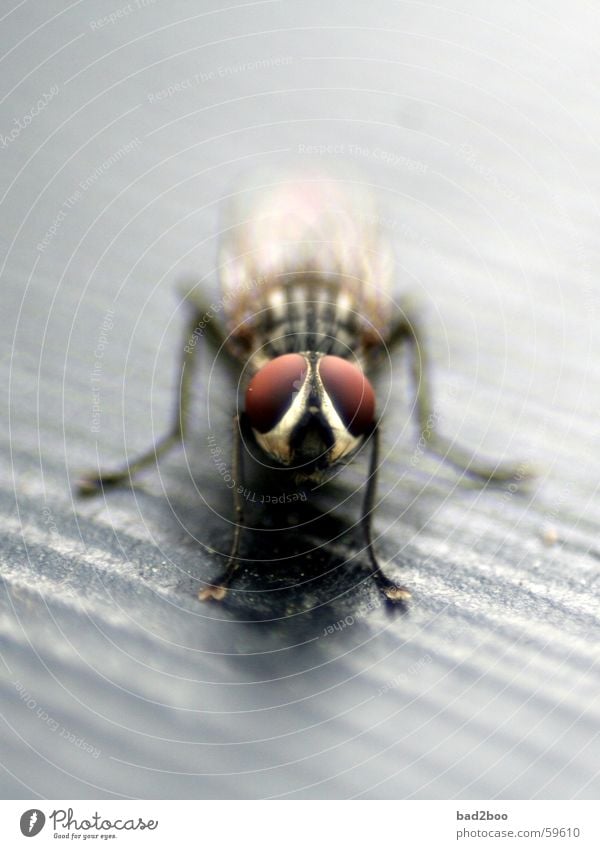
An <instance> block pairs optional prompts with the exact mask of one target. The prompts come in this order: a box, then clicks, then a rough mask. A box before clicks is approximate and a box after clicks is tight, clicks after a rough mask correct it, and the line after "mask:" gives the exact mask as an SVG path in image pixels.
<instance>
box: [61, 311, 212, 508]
mask: <svg viewBox="0 0 600 849" xmlns="http://www.w3.org/2000/svg"><path fill="white" fill-rule="evenodd" d="M210 315H211V313H210V311H209V310H208V309H206V310H205V309H203V308H202V306H201V305H199V304H195V305H194V313H193V315H192V319H191V321H190V322H189V324H188V327H187V331H186V339H185V344H184V348H183V354H182V357H181V361H180V365H179V368H178V375H179V393H178V397H177V403H176V405H175V410H174V412H173V419H172V422H171V427H170V428H169V430H168V431H167V433H165V434H163V436H161V437H160V438H159V439H157V441H156V442H155V443H154V445H152V446H151V447H150V448H149V449H148V450H147V451H145V452H144V453H143V454H141V455H140V456H139V457H135V458H134V459H133V460H131V461H129V462H127V463H124V464H123V465H122V466H121V467H120V468H117V469H115V470H113V471H104V470H102V469H98V470H94V471H92V472H89V473H87V474H84V475H82V476H81V477H80V478H79V480H78V481H77V482H76V484H75V488H76V490H77V492H78V494H79V495H96V494H97V493H99V492H102V491H103V490H105V489H107V488H109V487H116V486H119V485H120V484H123V483H127V482H130V481H131V479H132V478H133V476H134V475H136V474H137V473H138V472H141V471H143V470H144V469H147V468H150V467H152V466H155V465H156V464H157V463H158V461H159V459H160V458H161V457H163V456H164V455H165V454H167V453H168V452H169V451H170V450H171V449H172V448H175V447H176V446H177V445H180V444H181V443H182V442H183V440H184V439H185V437H186V435H187V430H188V423H189V411H190V402H191V395H192V393H191V390H192V379H193V376H194V370H195V369H194V367H195V365H196V361H197V351H198V348H199V347H200V346H199V341H200V338H199V337H201V336H203V335H205V336H206V338H207V340H208V341H209V342H210V344H211V347H216V348H219V349H224V350H227V349H226V348H225V338H224V336H223V333H222V331H221V329H220V328H219V326H218V325H217V324H216V322H214V321H212V320H210V319H209V318H208V319H207V316H210Z"/></svg>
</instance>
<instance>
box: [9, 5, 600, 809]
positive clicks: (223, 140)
mask: <svg viewBox="0 0 600 849" xmlns="http://www.w3.org/2000/svg"><path fill="white" fill-rule="evenodd" d="M452 7H453V8H449V7H448V8H447V7H444V6H440V5H433V4H428V3H423V4H417V3H401V2H374V3H368V4H359V3H353V4H351V5H349V4H348V3H347V0H345V2H333V3H327V4H323V3H316V2H304V3H288V2H267V3H257V4H250V5H245V6H240V7H238V8H235V7H232V8H230V9H225V8H223V9H214V8H211V7H209V5H208V4H203V7H202V10H201V11H199V6H198V4H195V3H191V2H188V3H183V2H175V3H169V4H166V3H158V2H156V3H154V4H149V5H148V6H147V7H146V8H144V9H138V8H137V6H136V5H135V4H134V3H132V4H131V11H130V12H129V13H128V14H126V15H124V16H123V17H122V18H121V19H119V20H118V21H117V22H115V23H107V24H106V25H105V26H102V27H101V28H98V26H97V25H96V24H94V25H92V22H94V21H96V20H97V19H98V18H100V17H101V16H102V15H103V14H108V12H109V11H111V10H110V9H108V8H107V7H106V6H105V4H101V3H99V2H89V3H85V4H83V3H76V4H73V5H71V6H69V7H68V8H66V9H64V8H63V6H62V4H58V3H43V4H32V3H25V4H21V5H19V6H17V7H15V10H14V11H13V12H10V9H9V7H8V6H7V7H6V8H5V10H4V11H5V12H6V17H5V18H4V19H3V21H2V27H3V35H4V38H3V44H4V45H5V50H6V53H5V55H4V58H3V60H2V92H3V97H4V100H3V104H2V118H1V125H0V131H1V132H2V133H3V136H7V135H8V133H9V132H10V131H11V129H12V128H13V127H15V126H16V125H15V124H13V120H14V119H16V118H20V117H22V116H24V115H25V114H26V113H27V112H29V110H30V109H31V107H32V106H33V105H34V104H35V103H36V102H37V100H38V99H39V98H40V96H41V94H42V93H44V92H46V93H48V92H50V91H51V87H52V86H53V85H56V86H58V93H57V94H56V96H54V97H52V99H51V100H50V102H49V103H48V105H47V107H46V108H45V109H44V110H43V111H42V112H40V114H39V115H37V116H36V117H35V118H34V119H33V120H32V121H31V123H30V124H29V125H28V126H27V127H25V128H24V129H23V130H22V131H21V132H20V134H19V135H18V137H17V138H15V139H14V140H12V141H11V142H10V143H9V144H8V145H7V146H6V147H3V148H2V149H0V162H1V163H2V198H3V201H2V220H3V226H2V235H1V239H2V243H1V247H2V255H3V265H2V279H1V286H2V301H1V303H2V329H3V332H2V342H1V344H2V347H1V350H0V368H1V370H2V379H3V387H4V389H5V390H6V391H7V393H8V408H7V412H8V417H7V422H8V428H7V429H3V431H2V494H1V499H2V511H3V518H2V524H1V530H2V540H3V541H2V546H1V550H0V554H1V558H2V575H3V579H4V585H3V592H2V608H1V613H0V617H1V618H0V639H1V660H2V684H1V686H2V716H3V723H2V735H3V739H2V754H1V761H2V764H3V767H4V770H3V772H2V779H1V787H2V793H3V795H4V796H6V797H23V796H42V797H80V798H83V797H98V796H100V797H104V796H106V797H113V796H114V797H127V796H141V797H165V796H166V797H219V796H230V797H252V798H254V797H265V796H287V797H350V796H355V795H356V796H363V797H411V798H414V797H417V798H436V797H463V798H486V797H504V798H510V797H517V798H519V797H540V798H542V797H580V798H588V797H593V796H597V795H598V792H599V791H600V782H599V780H598V763H599V762H600V758H599V742H598V720H599V715H600V710H599V704H598V699H599V694H600V687H599V686H598V685H599V675H598V635H599V616H598V612H599V611H598V560H599V556H600V553H599V549H598V523H599V519H600V509H599V502H598V498H597V484H598V438H599V435H600V426H599V424H598V423H599V410H600V384H599V381H598V362H599V361H600V359H599V355H600V350H599V341H598V334H597V312H598V304H599V296H600V286H599V283H598V279H597V278H598V271H599V267H600V256H599V251H598V233H599V232H600V226H599V225H600V221H599V216H598V197H599V178H600V169H599V164H598V163H599V159H598V144H597V139H598V137H599V134H600V103H599V95H598V49H597V38H596V33H597V32H598V27H599V25H600V20H599V13H598V10H597V9H596V8H595V7H594V6H593V4H588V3H584V2H575V3H572V4H569V8H568V12H567V11H565V10H564V4H562V3H558V2H545V3H544V4H538V5H537V6H534V5H531V4H523V3H517V2H510V3H507V4H502V5H500V4H496V3H491V2H489V3H485V2H479V3H476V2H455V3H453V4H452ZM121 8H125V4H123V6H122V7H121ZM52 15H54V17H52ZM252 62H254V63H260V64H261V65H262V67H257V66H254V67H252V66H251V67H248V63H252ZM245 65H246V67H244V66H245ZM195 74H203V75H204V77H199V78H198V80H199V81H198V82H195V81H194V82H193V83H192V84H190V87H188V88H186V89H184V90H181V91H179V92H176V93H175V94H174V95H173V96H170V97H166V98H163V99H161V100H158V99H156V97H154V98H150V97H149V95H155V94H156V92H158V91H160V90H162V89H165V88H167V87H168V86H170V85H171V86H173V85H175V84H176V83H177V82H178V81H180V80H183V79H191V78H193V76H194V75H195ZM135 138H137V139H139V143H136V146H135V149H133V150H131V151H130V152H128V153H127V154H125V155H123V156H122V157H121V158H120V159H119V160H118V161H115V162H113V163H112V164H111V165H110V167H108V168H106V170H105V171H104V172H103V173H102V175H101V176H100V177H99V178H98V179H96V180H94V179H93V178H92V179H91V180H90V181H89V184H88V185H87V187H86V189H85V190H84V191H82V192H81V195H80V197H78V198H77V199H76V200H75V201H74V203H73V205H72V206H71V207H69V206H67V205H66V204H67V199H68V198H69V197H70V196H71V195H72V193H73V192H74V190H75V189H76V188H77V186H78V184H80V183H81V182H82V181H86V180H87V179H88V178H89V176H90V175H91V174H93V172H94V170H95V169H96V168H98V167H99V166H100V165H101V164H102V163H103V162H106V161H109V160H110V157H111V156H112V155H113V154H114V153H115V152H116V151H118V150H119V149H121V148H122V147H123V146H124V145H126V144H128V143H130V142H131V140H132V139H135ZM327 144H333V145H338V146H343V149H338V150H337V152H334V153H329V154H328V153H323V154H315V153H313V154H308V153H306V152H305V149H304V148H303V147H301V146H302V145H327ZM351 146H357V147H351ZM465 146H468V147H465ZM384 154H385V155H387V154H390V155H392V156H394V157H399V158H398V159H397V160H394V161H391V162H390V161H385V160H384ZM334 160H335V163H334ZM340 160H342V161H344V162H346V163H352V164H353V165H355V166H356V167H359V168H360V169H362V171H361V173H362V175H363V177H362V179H364V180H365V182H367V183H370V184H372V185H373V186H374V187H376V191H378V193H379V195H380V197H381V202H382V204H383V207H384V209H385V210H386V212H385V215H384V222H383V223H384V226H385V227H386V228H388V229H389V230H390V232H391V233H392V235H393V237H394V240H395V243H396V245H397V248H398V257H399V273H398V291H399V293H403V292H412V293H413V294H414V295H415V296H416V297H417V298H418V300H419V302H420V303H421V309H422V314H423V316H424V318H425V320H426V322H427V327H428V339H429V342H430V346H431V350H432V355H433V356H434V358H435V361H436V368H435V374H434V384H435V389H436V393H437V398H438V401H437V410H438V412H439V415H440V421H441V425H442V427H443V429H444V430H445V432H447V433H448V434H450V435H452V436H456V437H457V439H459V440H460V441H461V442H462V443H464V444H466V445H470V446H473V448H475V449H477V450H479V451H480V452H481V453H483V454H485V455H488V456H493V457H502V456H505V457H513V456H515V457H518V458H523V459H525V460H527V461H531V462H537V463H539V464H541V465H542V466H543V468H544V472H543V474H542V476H541V478H540V480H539V481H538V483H537V484H536V486H534V487H531V488H529V489H528V490H525V491H523V492H520V493H518V494H512V493H510V492H509V491H507V490H504V491H503V490H498V489H491V488H488V489H486V490H484V491H481V490H478V489H476V488H473V487H472V486H469V484H468V483H467V482H466V481H465V480H464V479H462V480H461V478H460V475H458V474H455V473H454V472H453V471H452V470H450V469H449V468H447V467H445V466H444V465H443V464H441V463H440V462H439V461H438V460H437V459H435V458H427V457H424V458H422V459H421V460H420V461H419V462H418V463H417V465H416V466H415V467H413V466H411V463H410V460H411V456H413V451H414V446H415V442H416V438H417V435H416V434H415V429H414V427H413V426H412V424H411V422H410V419H409V415H408V412H409V409H410V399H409V397H408V393H407V391H406V387H405V373H404V370H403V368H402V365H401V364H400V363H398V364H397V366H396V370H395V372H394V391H393V394H392V397H391V398H390V401H389V407H388V412H387V416H386V428H385V445H386V456H385V464H384V468H383V474H382V486H381V505H380V507H379V510H378V512H377V519H376V528H377V533H378V537H379V539H378V544H379V546H380V550H381V551H382V553H383V555H384V556H385V558H386V559H388V560H389V561H393V566H392V568H393V570H395V571H396V572H397V573H398V574H400V573H401V575H402V580H403V581H405V582H406V583H407V584H408V585H409V586H410V587H411V588H412V589H413V591H414V599H413V602H412V604H411V606H410V610H409V612H408V613H407V614H406V615H404V616H402V615H400V616H393V617H389V616H388V615H386V613H385V611H384V610H382V609H381V608H378V607H377V605H376V600H375V597H374V596H373V595H371V593H370V589H369V588H368V587H365V586H361V585H360V584H359V578H360V574H359V571H358V569H357V567H356V563H357V559H356V558H355V559H354V560H351V562H349V563H347V562H346V561H347V560H348V558H351V557H352V554H353V553H354V552H356V548H354V547H353V546H352V537H351V534H350V530H349V529H350V528H351V525H352V523H353V521H354V518H355V516H356V511H357V509H358V503H359V497H358V493H357V490H358V488H359V486H360V483H361V481H362V480H363V477H364V472H365V467H364V460H361V461H359V462H356V463H355V464H354V465H353V466H352V467H350V468H348V469H347V470H346V471H345V472H344V474H343V475H342V476H341V477H340V478H338V480H337V481H336V483H335V484H334V485H333V486H332V487H331V488H329V489H328V490H327V491H326V492H325V491H324V492H323V494H322V496H321V497H320V499H319V501H318V502H317V503H315V504H314V505H313V508H314V511H315V513H317V512H318V511H319V510H320V511H326V510H327V508H328V507H332V508H335V507H336V505H337V509H336V510H335V511H334V513H333V515H332V516H331V517H329V518H326V519H324V520H323V521H321V522H316V523H315V522H310V523H309V524H308V525H307V526H305V527H304V528H303V529H302V530H301V531H299V532H298V534H297V535H296V536H295V537H292V536H291V535H290V534H289V532H288V533H281V532H277V530H276V524H277V523H279V524H285V522H286V521H288V520H289V521H292V520H294V519H295V520H298V519H300V518H302V517H301V516H299V515H296V516H295V517H294V516H285V515H283V516H281V515H278V516H273V515H271V514H270V513H269V515H267V514H266V513H263V514H261V512H260V511H256V512H255V516H254V518H255V519H256V520H257V521H260V520H261V518H262V519H263V520H264V521H265V522H272V523H273V526H272V527H270V528H269V527H266V528H264V529H263V530H262V531H261V532H259V531H257V532H256V533H255V534H254V535H252V536H251V537H250V538H249V539H248V540H247V543H246V549H245V550H246V554H247V555H248V557H249V558H251V559H254V560H255V561H256V562H255V563H252V562H250V563H249V567H248V572H247V574H246V575H245V577H244V579H243V581H242V582H241V583H240V585H239V587H240V592H238V594H237V595H236V596H235V597H234V598H233V599H232V600H231V603H230V605H229V606H228V607H224V608H222V609H218V608H216V607H203V606H200V605H198V603H197V602H195V600H194V596H193V592H194V589H197V588H198V586H200V581H202V580H205V579H207V578H209V577H210V576H212V575H213V574H215V571H216V569H217V568H218V565H219V563H220V562H221V561H220V559H219V557H218V555H217V554H215V553H211V552H210V551H207V547H208V548H212V549H214V550H223V548H224V547H226V545H227V541H228V539H229V532H230V526H229V524H228V523H227V521H226V519H225V518H221V516H225V517H227V516H228V515H229V513H228V510H229V507H228V493H227V491H226V489H225V488H224V487H223V485H222V483H221V481H220V478H219V476H218V474H217V472H216V470H215V469H214V467H213V466H212V464H211V460H210V456H209V454H208V452H207V444H206V435H207V433H208V431H209V429H210V428H212V429H213V431H215V432H216V433H217V434H219V438H220V439H221V440H222V442H223V444H225V445H226V444H227V439H228V437H227V435H226V434H227V427H228V420H229V415H230V413H231V409H232V399H233V395H232V390H231V384H230V382H229V381H228V378H227V376H226V374H225V373H224V371H223V370H222V369H221V367H220V365H219V364H217V366H216V369H215V371H214V372H213V374H212V376H211V381H210V384H209V382H208V376H209V370H210V366H211V362H210V361H207V362H205V364H204V366H203V375H202V379H201V380H200V381H199V386H198V417H197V421H196V427H195V435H194V438H193V439H192V440H191V442H190V444H189V446H188V451H187V453H186V455H183V454H182V453H179V454H177V455H174V456H173V457H172V458H169V459H168V460H166V461H165V462H164V463H163V464H162V466H161V470H160V473H156V474H150V475H148V476H147V477H146V478H145V481H144V485H143V486H142V487H140V488H138V489H137V490H136V491H135V492H134V493H132V492H128V491H123V492H118V493H114V494H110V496H107V497H106V500H102V499H100V500H98V501H87V502H80V501H77V500H74V499H73V498H72V496H71V493H70V480H71V479H72V477H73V476H74V475H75V474H76V473H77V471H79V470H81V469H82V468H86V467H87V466H89V465H90V463H92V464H93V463H94V462H95V461H96V458H98V459H99V460H100V461H101V462H102V463H104V464H110V463H114V462H116V461H118V460H119V459H120V458H121V457H122V456H123V455H124V454H125V452H134V451H137V450H141V449H142V448H144V447H146V445H147V444H148V443H149V440H150V438H151V434H152V432H153V431H154V432H156V433H158V432H160V431H161V430H162V428H163V427H164V425H165V424H166V422H167V420H168V415H169V410H170V403H171V399H172V392H173V378H174V362H173V354H174V350H175V348H176V346H177V344H178V342H179V340H180V339H181V332H182V331H181V326H182V321H183V315H184V310H183V307H182V305H181V302H180V298H179V297H178V296H177V293H176V287H175V282H176V281H177V280H178V279H180V278H181V277H183V276H188V277H189V276H190V275H191V276H192V277H196V278H197V277H199V276H205V279H206V286H207V288H208V291H209V292H210V293H216V291H217V288H216V287H217V274H216V269H215V256H216V244H217V241H218V232H219V228H220V227H221V226H222V219H221V218H220V216H219V210H220V209H221V207H222V200H223V198H225V197H226V196H227V195H228V194H230V193H231V192H233V191H235V188H236V185H237V184H238V180H239V178H240V177H241V176H242V175H244V174H245V173H247V172H248V171H249V170H251V169H252V168H254V167H255V166H259V165H261V166H265V165H267V166H271V165H275V164H276V165H282V164H286V163H287V164H289V163H292V164H294V165H298V166H300V165H304V164H315V163H318V164H320V165H322V166H323V167H324V168H327V166H328V165H329V164H339V161H340ZM61 210H62V211H63V213H64V217H63V220H62V221H61V222H60V226H59V227H58V230H57V232H56V234H55V235H54V236H53V237H52V238H51V239H50V242H49V244H48V245H47V247H46V248H45V249H44V250H42V251H40V250H39V249H38V247H37V246H38V245H39V243H40V242H41V240H42V239H43V238H44V234H46V233H47V232H48V230H49V228H50V227H51V226H52V224H53V222H54V221H55V220H56V218H57V216H59V214H60V213H61ZM109 309H114V316H113V321H114V327H113V328H112V329H111V330H110V331H109V332H108V334H107V337H108V338H107V342H106V345H105V347H104V350H103V357H102V359H101V370H100V372H99V373H97V376H98V377H99V383H98V387H99V393H100V407H101V412H100V421H99V431H98V432H97V433H94V432H92V430H91V424H92V384H91V379H92V375H93V369H94V361H95V355H94V351H95V349H96V345H97V341H98V339H99V337H100V334H101V328H102V324H103V321H104V318H105V315H106V313H107V310H109ZM5 397H7V396H5ZM207 402H208V405H207ZM3 406H4V405H3ZM207 409H210V417H211V420H210V423H209V422H208V421H207V415H206V412H205V411H206V410H207ZM192 475H193V477H192ZM348 497H349V501H347V502H346V498H348ZM313 508H311V509H313ZM346 531H348V533H347V532H346ZM553 532H555V533H556V534H557V538H558V541H557V542H556V544H555V545H548V544H547V542H544V539H543V537H544V534H546V535H548V534H551V533H553ZM330 538H332V542H331V543H330V544H327V545H325V546H323V545H322V543H323V542H324V541H325V542H326V541H327V540H329V539H330ZM548 539H550V537H548ZM311 549H314V550H312V551H311ZM307 551H310V553H306V552H307ZM294 554H295V555H297V556H296V557H294V556H293V555H294ZM287 555H290V556H291V557H288V559H286V560H284V561H283V562H279V563H276V564H275V565H273V563H271V565H270V566H269V565H268V564H267V566H262V567H261V560H264V559H267V558H273V557H282V556H287ZM261 568H262V577H261ZM273 571H274V572H275V573H276V576H275V577H274V576H273V575H272V574H270V573H272V572H273ZM321 573H324V574H323V575H321ZM299 575H300V576H303V577H302V580H303V581H305V582H306V583H303V584H302V586H301V587H296V588H295V589H294V588H293V585H294V582H297V581H298V577H299ZM290 586H291V589H290ZM286 587H288V588H287V589H286ZM269 589H270V590H272V592H266V590H269ZM243 590H253V591H254V592H252V593H251V592H243ZM370 604H371V605H373V609H371V610H368V611H367V610H366V607H367V606H368V605H370ZM345 617H347V618H346V620H345V623H344V625H343V626H342V625H340V624H339V623H340V622H342V621H343V620H344V619H345ZM334 623H338V630H335V632H334V633H333V634H329V633H328V632H329V631H331V630H332V628H331V626H332V625H333V624H334ZM27 699H29V702H28V703H27ZM63 729H64V730H63ZM65 735H71V736H70V737H69V736H65ZM85 746H89V748H90V749H91V751H89V750H87V751H86V748H85Z"/></svg>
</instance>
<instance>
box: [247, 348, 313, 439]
mask: <svg viewBox="0 0 600 849" xmlns="http://www.w3.org/2000/svg"><path fill="white" fill-rule="evenodd" d="M307 371H308V366H307V365H306V360H305V359H304V357H301V356H300V354H283V355H282V356H281V357H276V358H275V359H274V360H272V361H271V362H270V363H267V365H266V366H263V367H262V368H261V369H260V371H257V372H256V374H255V375H254V377H253V378H252V380H251V381H250V383H249V384H248V389H247V390H246V415H247V416H248V419H249V421H250V424H251V425H252V427H253V428H254V430H257V431H258V432H259V433H267V432H268V431H270V430H272V429H273V428H274V427H275V425H276V424H277V423H278V422H279V421H280V420H281V419H282V417H283V416H284V414H285V413H286V412H287V410H288V409H289V407H290V405H291V403H292V400H293V398H294V395H296V393H297V392H299V391H300V389H301V388H302V384H303V383H304V378H305V377H306V372H307Z"/></svg>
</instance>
